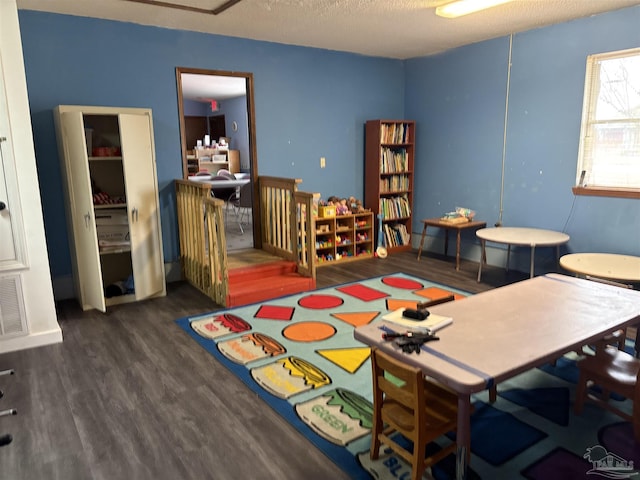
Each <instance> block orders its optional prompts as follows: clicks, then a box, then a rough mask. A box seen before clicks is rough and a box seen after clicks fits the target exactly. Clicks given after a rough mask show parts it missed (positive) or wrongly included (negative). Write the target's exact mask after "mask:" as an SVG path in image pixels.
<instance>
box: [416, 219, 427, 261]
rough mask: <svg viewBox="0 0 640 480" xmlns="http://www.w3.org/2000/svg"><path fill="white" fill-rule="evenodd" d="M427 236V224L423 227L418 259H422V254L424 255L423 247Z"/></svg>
mask: <svg viewBox="0 0 640 480" xmlns="http://www.w3.org/2000/svg"><path fill="white" fill-rule="evenodd" d="M426 236H427V225H426V224H425V225H424V226H423V227H422V236H421V237H420V247H419V248H418V260H420V255H422V247H424V237H426Z"/></svg>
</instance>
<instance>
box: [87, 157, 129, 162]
mask: <svg viewBox="0 0 640 480" xmlns="http://www.w3.org/2000/svg"><path fill="white" fill-rule="evenodd" d="M89 161H90V162H109V161H120V162H121V161H122V157H89Z"/></svg>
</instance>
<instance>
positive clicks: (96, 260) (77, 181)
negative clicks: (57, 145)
mask: <svg viewBox="0 0 640 480" xmlns="http://www.w3.org/2000/svg"><path fill="white" fill-rule="evenodd" d="M61 117H62V118H61V123H62V132H63V137H64V148H65V156H64V157H65V158H64V162H65V166H66V169H65V170H66V172H65V174H66V176H67V182H68V189H69V203H70V205H71V207H70V211H71V217H72V218H71V222H72V225H73V232H71V233H72V235H73V239H74V242H73V243H74V246H75V252H73V251H72V252H71V254H72V255H75V256H76V259H77V260H76V265H77V269H78V275H77V280H78V282H79V283H80V285H76V289H77V290H79V291H80V296H81V303H82V308H84V309H86V308H88V307H93V308H96V309H98V310H101V311H103V312H104V311H106V305H105V301H104V292H103V289H102V268H101V267H100V253H99V250H98V237H97V233H96V223H95V217H94V211H93V192H92V191H91V178H90V174H89V159H88V154H87V144H86V140H85V136H84V122H83V119H82V112H66V113H63V114H62V115H61ZM52 253H54V252H52Z"/></svg>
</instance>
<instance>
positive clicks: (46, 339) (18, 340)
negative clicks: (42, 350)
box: [0, 328, 62, 353]
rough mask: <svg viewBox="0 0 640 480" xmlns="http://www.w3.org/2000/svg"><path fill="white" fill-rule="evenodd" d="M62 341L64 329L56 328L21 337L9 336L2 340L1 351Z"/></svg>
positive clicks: (42, 345) (13, 350)
mask: <svg viewBox="0 0 640 480" xmlns="http://www.w3.org/2000/svg"><path fill="white" fill-rule="evenodd" d="M61 342H62V330H61V329H60V328H56V329H53V330H49V331H46V332H38V333H34V334H30V335H24V336H21V337H13V338H8V339H6V340H0V351H2V353H9V352H15V351H17V350H26V349H28V348H36V347H44V346H47V345H54V344H56V343H61Z"/></svg>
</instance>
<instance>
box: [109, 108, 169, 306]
mask: <svg viewBox="0 0 640 480" xmlns="http://www.w3.org/2000/svg"><path fill="white" fill-rule="evenodd" d="M118 119H119V123H120V142H121V147H122V159H123V167H124V176H125V184H126V185H125V187H126V194H127V210H128V213H129V229H130V237H131V262H132V266H133V278H134V281H135V291H136V298H137V299H143V298H147V297H150V296H151V295H154V294H156V293H158V292H160V291H162V290H164V263H163V262H164V257H163V255H162V242H161V237H160V222H159V220H158V218H159V212H158V190H157V185H158V182H157V179H156V168H155V159H154V156H153V136H152V130H151V128H152V126H151V117H149V116H148V115H135V114H120V115H119V116H118Z"/></svg>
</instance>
